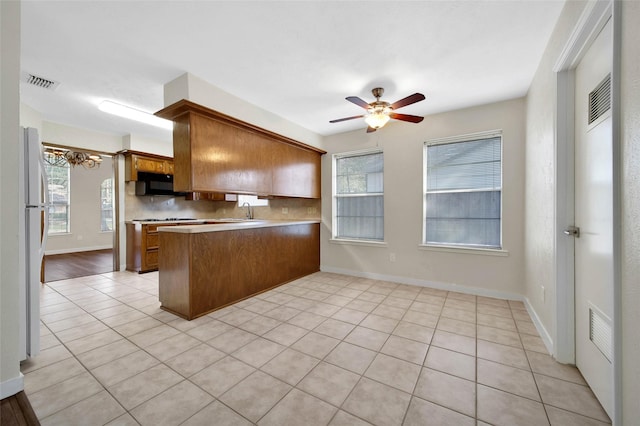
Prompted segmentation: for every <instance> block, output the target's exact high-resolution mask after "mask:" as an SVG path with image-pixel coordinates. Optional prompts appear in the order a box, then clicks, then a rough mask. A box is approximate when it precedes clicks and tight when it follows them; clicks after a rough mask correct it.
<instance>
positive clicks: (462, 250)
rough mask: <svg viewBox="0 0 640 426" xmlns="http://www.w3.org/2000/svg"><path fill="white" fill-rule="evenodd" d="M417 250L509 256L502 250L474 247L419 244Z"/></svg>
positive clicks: (507, 252)
mask: <svg viewBox="0 0 640 426" xmlns="http://www.w3.org/2000/svg"><path fill="white" fill-rule="evenodd" d="M418 248H419V249H420V250H426V251H439V252H446V253H463V254H479V255H482V256H502V257H506V256H509V251H507V250H504V249H484V248H475V247H457V246H446V245H441V246H440V245H435V244H419V245H418Z"/></svg>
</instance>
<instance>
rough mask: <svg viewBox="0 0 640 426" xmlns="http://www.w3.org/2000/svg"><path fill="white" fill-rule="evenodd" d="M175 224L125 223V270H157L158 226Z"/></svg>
mask: <svg viewBox="0 0 640 426" xmlns="http://www.w3.org/2000/svg"><path fill="white" fill-rule="evenodd" d="M160 226H175V224H174V223H163V224H155V223H154V224H143V223H139V222H133V223H127V224H126V228H127V271H132V272H139V273H143V272H151V271H157V270H158V245H159V241H160V240H159V235H158V227H160Z"/></svg>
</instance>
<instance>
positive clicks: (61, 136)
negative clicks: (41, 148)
mask: <svg viewBox="0 0 640 426" xmlns="http://www.w3.org/2000/svg"><path fill="white" fill-rule="evenodd" d="M40 137H41V139H42V141H43V142H45V143H51V144H58V145H64V146H68V147H73V148H83V149H87V150H95V151H100V152H107V153H116V152H118V151H120V150H122V136H118V135H113V134H108V133H102V132H96V131H94V130H87V129H80V128H78V127H72V126H67V125H64V124H59V123H53V122H51V121H43V122H42V132H41V134H40Z"/></svg>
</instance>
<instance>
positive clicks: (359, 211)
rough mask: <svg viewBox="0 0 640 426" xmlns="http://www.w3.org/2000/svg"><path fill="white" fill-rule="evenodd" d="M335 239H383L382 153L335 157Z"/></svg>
mask: <svg viewBox="0 0 640 426" xmlns="http://www.w3.org/2000/svg"><path fill="white" fill-rule="evenodd" d="M334 165H335V166H334V173H335V176H334V177H335V188H334V201H335V207H334V223H333V225H334V226H333V229H334V238H344V239H356V240H373V241H382V240H384V188H383V180H384V159H383V155H382V152H379V151H376V152H371V153H361V154H344V155H336V156H334Z"/></svg>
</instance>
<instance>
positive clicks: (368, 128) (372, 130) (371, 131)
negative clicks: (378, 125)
mask: <svg viewBox="0 0 640 426" xmlns="http://www.w3.org/2000/svg"><path fill="white" fill-rule="evenodd" d="M376 130H378V129H374V128H373V127H371V126H369V127H367V133H373V132H375V131H376Z"/></svg>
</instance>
